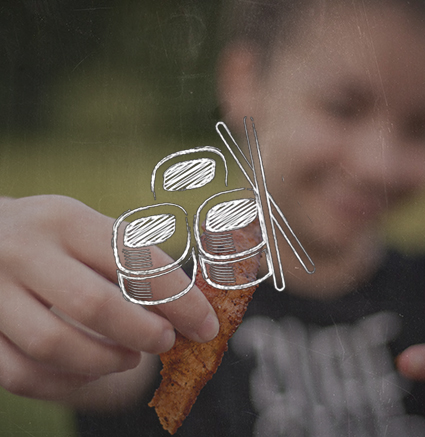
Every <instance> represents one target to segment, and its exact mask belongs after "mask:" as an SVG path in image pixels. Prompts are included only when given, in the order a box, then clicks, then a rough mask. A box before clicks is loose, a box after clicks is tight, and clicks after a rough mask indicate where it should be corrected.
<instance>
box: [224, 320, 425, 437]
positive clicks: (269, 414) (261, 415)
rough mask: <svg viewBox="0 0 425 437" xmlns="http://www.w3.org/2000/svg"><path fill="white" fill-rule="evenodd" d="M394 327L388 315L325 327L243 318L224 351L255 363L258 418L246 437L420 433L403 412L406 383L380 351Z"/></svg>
mask: <svg viewBox="0 0 425 437" xmlns="http://www.w3.org/2000/svg"><path fill="white" fill-rule="evenodd" d="M399 322H400V321H399V319H398V316H397V315H396V314H393V313H388V312H385V313H384V312H382V313H378V314H374V315H371V316H368V317H365V318H363V319H362V320H360V321H358V322H357V323H356V324H354V325H348V324H340V325H337V324H336V325H333V326H329V327H325V328H321V327H317V326H314V325H310V326H307V325H305V324H303V323H302V322H301V321H300V320H298V319H296V318H293V317H286V318H284V319H283V320H282V321H280V322H274V321H272V320H270V319H268V318H265V317H258V316H257V317H253V318H250V319H248V320H247V321H246V322H245V323H243V324H242V326H241V327H240V328H239V330H238V331H237V333H236V335H235V336H234V338H233V340H232V347H233V348H234V350H235V351H236V352H237V353H238V355H240V356H242V357H243V356H247V355H251V356H252V354H253V355H254V356H255V359H256V368H255V370H254V371H253V372H252V374H251V379H250V393H251V399H252V402H253V406H254V408H255V410H256V412H257V413H258V419H257V420H256V424H255V433H254V435H256V436H273V437H275V436H290V437H298V436H300V437H304V436H314V437H341V436H344V437H368V436H371V437H372V436H374V437H383V436H386V437H400V436H409V437H419V436H424V435H425V420H424V419H423V418H421V417H417V416H409V415H407V414H406V413H405V411H404V406H403V402H402V400H403V397H404V396H405V395H406V394H407V393H408V390H409V384H408V382H407V381H405V380H403V379H402V378H401V377H400V376H399V375H398V373H397V372H396V370H395V368H394V365H393V358H392V356H391V354H390V351H389V349H388V348H387V344H388V342H389V341H391V340H392V339H394V338H395V337H396V336H397V334H398V333H399V331H400V323H399Z"/></svg>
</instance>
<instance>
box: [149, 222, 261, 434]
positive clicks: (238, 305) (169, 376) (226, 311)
mask: <svg viewBox="0 0 425 437" xmlns="http://www.w3.org/2000/svg"><path fill="white" fill-rule="evenodd" d="M232 237H233V242H234V246H235V249H236V251H237V252H242V251H244V250H246V249H248V248H250V247H253V246H256V245H257V244H258V243H259V242H260V240H261V232H260V227H259V224H258V221H255V222H253V223H251V224H250V225H249V226H247V227H246V228H244V229H239V230H236V231H233V232H232ZM202 238H203V239H204V238H205V234H204V235H203V236H202ZM204 247H205V245H204ZM259 265H260V257H259V256H256V257H253V258H249V259H246V260H244V261H242V262H240V263H237V264H236V266H235V268H234V276H235V281H236V284H242V283H247V282H251V281H254V280H255V278H256V276H257V271H258V268H259ZM247 279H248V281H247ZM196 285H197V286H198V287H199V288H200V290H201V291H202V292H203V293H204V294H205V296H206V297H207V299H208V300H209V302H210V303H211V305H212V306H213V308H214V309H215V311H216V313H217V316H218V319H219V322H220V330H219V333H218V335H217V337H216V338H214V339H213V340H212V341H210V342H208V343H197V342H195V341H192V340H188V339H187V338H185V337H183V336H182V335H181V334H179V333H177V337H176V343H175V345H174V347H173V348H172V349H171V350H170V351H168V352H166V353H163V354H160V357H161V361H162V364H163V369H162V371H161V375H162V381H161V384H160V386H159V388H158V389H157V390H156V392H155V395H154V397H153V399H152V400H151V402H150V403H149V406H150V407H155V410H156V413H157V415H158V417H159V420H160V422H161V425H162V426H163V428H164V429H165V430H167V431H168V432H169V433H170V434H175V432H176V431H177V429H178V428H179V427H180V426H181V425H182V423H183V421H184V419H185V418H186V416H187V415H188V414H189V412H190V410H191V408H192V406H193V404H194V403H195V401H196V398H197V397H198V395H199V392H200V391H201V389H202V388H203V387H204V386H205V384H206V383H207V382H208V381H209V380H210V379H211V378H212V376H213V375H214V373H215V372H216V371H217V369H218V366H219V365H220V364H221V360H222V358H223V355H224V352H225V351H226V350H227V342H228V341H229V339H230V337H231V336H232V335H233V334H234V333H235V331H236V329H237V328H238V326H239V325H240V323H241V322H242V317H243V315H244V314H245V311H246V309H247V307H248V303H249V302H250V301H251V299H252V294H253V293H254V291H255V289H256V286H253V287H249V288H245V289H242V290H219V289H217V288H214V287H211V286H210V285H209V284H207V283H206V282H205V280H204V278H203V277H202V274H201V271H200V269H198V272H197V275H196Z"/></svg>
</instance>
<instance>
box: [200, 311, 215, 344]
mask: <svg viewBox="0 0 425 437" xmlns="http://www.w3.org/2000/svg"><path fill="white" fill-rule="evenodd" d="M219 329H220V325H219V323H218V319H217V316H216V315H215V313H209V314H208V316H207V317H206V318H205V320H204V322H203V323H202V325H201V327H200V328H199V330H198V332H197V334H198V337H199V341H201V342H207V341H211V340H212V339H213V338H215V337H216V335H217V334H218V331H219Z"/></svg>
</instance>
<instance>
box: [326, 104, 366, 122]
mask: <svg viewBox="0 0 425 437" xmlns="http://www.w3.org/2000/svg"><path fill="white" fill-rule="evenodd" d="M323 107H324V109H325V111H326V112H327V113H328V114H329V115H331V116H333V117H338V118H343V119H351V118H357V117H358V115H359V114H360V108H358V107H357V105H355V104H354V103H353V102H351V101H339V100H330V101H327V102H325V104H324V106H323Z"/></svg>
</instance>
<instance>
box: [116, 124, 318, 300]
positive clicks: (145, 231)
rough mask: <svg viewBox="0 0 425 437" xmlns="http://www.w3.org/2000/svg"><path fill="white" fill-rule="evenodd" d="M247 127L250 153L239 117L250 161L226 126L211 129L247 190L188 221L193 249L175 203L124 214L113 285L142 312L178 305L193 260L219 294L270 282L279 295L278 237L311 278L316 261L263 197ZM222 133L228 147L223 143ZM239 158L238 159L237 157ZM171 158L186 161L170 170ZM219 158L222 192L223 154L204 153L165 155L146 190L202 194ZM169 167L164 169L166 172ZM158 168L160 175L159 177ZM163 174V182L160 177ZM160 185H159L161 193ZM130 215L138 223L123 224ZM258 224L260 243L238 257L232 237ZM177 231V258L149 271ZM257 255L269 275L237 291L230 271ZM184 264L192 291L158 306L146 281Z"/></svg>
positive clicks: (211, 202) (222, 196) (210, 203)
mask: <svg viewBox="0 0 425 437" xmlns="http://www.w3.org/2000/svg"><path fill="white" fill-rule="evenodd" d="M251 121H252V130H253V135H254V140H255V147H251V141H250V137H249V133H248V129H247V124H246V117H245V118H244V127H245V133H246V137H247V144H248V149H249V158H250V159H249V160H248V158H247V157H246V156H245V155H244V153H243V152H242V150H241V148H240V147H239V146H238V144H237V143H236V141H235V139H234V138H233V136H232V134H231V132H230V130H229V129H228V127H227V126H226V125H225V124H224V123H223V122H219V123H217V124H216V131H217V133H218V134H219V136H220V138H221V139H222V141H223V143H224V144H225V146H226V147H227V149H228V151H229V152H230V154H231V155H232V157H233V158H234V159H235V161H236V163H237V165H238V166H239V168H240V169H241V171H242V173H243V174H244V176H245V178H246V179H247V181H248V182H249V184H250V185H251V188H248V189H246V188H238V189H233V190H227V191H222V192H219V193H216V194H214V195H213V196H210V197H208V198H207V199H206V200H205V201H204V202H203V203H202V204H201V205H200V206H199V208H198V210H197V212H196V214H195V216H194V217H193V223H194V229H193V237H194V240H195V244H192V234H191V231H190V228H189V222H188V217H187V212H186V210H185V209H184V208H183V207H182V206H180V205H177V204H174V203H159V204H156V205H151V206H144V207H140V208H137V209H134V210H129V211H127V212H125V213H124V214H122V215H121V216H120V217H119V218H118V219H117V220H116V221H115V223H114V226H113V238H112V247H113V251H114V257H115V262H116V265H117V267H118V270H117V274H118V284H119V286H120V289H121V291H122V293H123V295H124V297H125V298H126V299H127V300H129V301H130V302H133V303H136V304H139V305H158V304H162V303H167V302H171V301H173V300H176V299H179V298H180V297H182V296H184V295H185V294H186V293H187V292H189V291H190V289H191V288H192V287H193V285H194V281H195V274H196V270H197V265H198V259H199V264H200V267H201V272H202V275H203V277H204V279H205V280H206V282H207V283H209V284H210V285H212V286H213V287H215V288H218V289H222V290H226V289H243V288H246V287H250V286H253V285H257V284H259V283H260V282H263V281H265V280H266V279H267V278H269V277H273V280H274V286H275V288H276V290H278V291H282V290H283V289H284V288H285V281H284V275H283V267H282V263H281V259H280V253H279V247H278V242H277V236H276V230H278V231H279V232H280V233H281V234H282V235H283V237H284V238H285V240H286V242H287V243H288V245H289V246H290V248H291V249H292V251H293V252H294V254H295V256H296V257H297V259H298V261H299V262H300V264H301V265H302V267H303V268H304V270H305V271H306V272H307V273H313V272H314V269H315V267H314V263H313V261H312V260H311V258H310V257H309V255H308V254H307V252H306V251H305V249H304V248H303V246H302V245H301V243H300V241H299V240H298V238H297V237H296V235H295V233H294V232H293V231H292V229H291V227H290V226H289V223H288V221H287V220H286V218H285V216H284V215H283V213H282V211H281V210H280V208H279V207H278V205H277V204H276V202H275V201H274V200H273V198H272V197H271V195H270V193H269V192H268V190H267V183H266V175H265V171H264V166H263V162H262V158H261V151H260V145H259V141H258V136H257V131H256V128H255V125H254V122H253V120H252V118H251ZM223 130H224V132H223ZM225 134H227V136H228V137H229V139H230V141H227V140H226V138H225ZM199 153H203V154H205V153H207V154H210V155H211V158H205V157H203V158H198V157H197V156H199ZM238 154H239V155H240V157H241V158H242V160H240V159H239V158H238V157H237V155H238ZM188 158H192V159H188ZM174 159H184V160H183V161H180V162H177V163H174V164H171V165H169V164H170V161H171V160H174ZM216 159H219V160H220V161H221V162H222V164H223V165H224V170H225V176H224V179H225V180H224V183H225V185H226V186H227V178H228V168H227V162H226V159H225V156H224V155H223V153H222V152H221V151H220V149H217V148H215V147H210V146H206V147H199V148H193V149H188V150H182V151H179V152H176V153H173V154H170V155H168V156H166V157H165V158H164V159H162V160H161V161H159V162H158V163H157V164H156V166H155V167H154V169H153V172H152V177H151V191H152V193H153V196H154V199H155V200H156V199H157V194H158V189H159V188H161V190H163V191H164V192H170V193H172V192H176V191H186V190H193V189H199V188H202V187H204V186H205V185H207V184H208V183H210V182H211V181H212V180H213V179H214V178H215V176H216ZM167 165H169V166H168V167H167ZM246 166H247V168H246ZM163 168H165V170H164V171H163V172H162V169H163ZM249 173H250V174H251V176H250V175H249ZM161 175H162V178H160V177H159V176H161ZM158 179H162V184H161V186H160V187H159V184H158ZM164 208H165V210H166V211H167V212H165V213H164V212H162V213H158V209H162V210H164ZM155 209H156V210H155ZM131 216H135V217H134V218H133V220H132V221H130V222H128V223H127V222H125V220H127V219H128V218H129V217H131ZM201 218H203V220H201ZM257 218H258V220H259V223H260V228H261V234H262V240H261V242H260V243H259V244H257V245H256V246H254V247H251V248H248V249H247V250H245V251H243V252H240V253H237V252H236V249H235V246H234V243H233V238H232V231H234V230H236V229H240V228H244V227H246V226H248V225H249V224H250V223H252V222H253V221H254V220H255V219H257ZM201 223H204V226H205V239H204V243H202V241H201V226H200V225H201ZM182 226H183V227H184V229H185V230H186V235H187V237H186V245H185V248H184V250H183V251H182V254H181V256H180V257H179V258H178V259H177V260H176V261H174V262H172V263H170V264H169V265H166V266H159V267H155V268H154V267H153V265H152V260H151V250H152V247H153V246H155V245H156V246H160V245H161V244H162V243H165V242H166V241H168V240H169V239H171V238H172V237H173V235H175V234H176V232H178V230H177V228H178V227H182ZM120 229H121V231H120ZM284 229H286V230H287V231H289V235H290V237H291V238H292V239H293V240H294V242H295V245H296V246H298V248H299V249H300V250H301V252H302V253H303V254H304V256H305V257H306V259H307V260H308V263H310V265H311V267H312V268H311V269H309V268H308V267H307V266H306V263H305V262H304V261H303V260H302V258H301V256H300V254H299V253H298V251H297V249H296V247H295V245H294V243H293V242H292V241H291V239H290V238H289V237H288V234H287V233H286V232H285V230H284ZM180 232H182V231H180ZM120 247H122V248H120ZM258 254H262V255H264V257H265V260H266V263H267V271H266V272H265V273H264V274H263V275H262V276H261V277H259V278H257V279H256V280H254V281H251V282H247V283H245V284H236V283H235V276H234V267H235V266H236V265H237V263H239V262H241V261H243V260H245V259H247V258H250V257H254V256H256V255H258ZM188 262H191V263H193V268H192V279H191V282H190V284H189V285H188V286H187V287H185V288H184V289H183V290H179V291H178V292H177V293H175V294H174V295H172V296H169V297H165V298H161V299H155V298H154V296H153V294H152V288H151V283H150V280H151V279H153V278H157V277H159V276H163V275H167V274H171V273H172V272H174V271H175V270H177V269H178V268H180V267H182V266H183V265H184V264H186V263H188ZM247 281H248V280H247Z"/></svg>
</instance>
